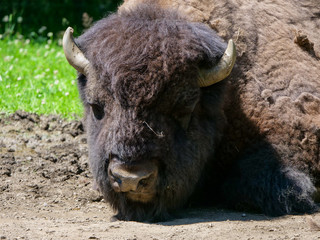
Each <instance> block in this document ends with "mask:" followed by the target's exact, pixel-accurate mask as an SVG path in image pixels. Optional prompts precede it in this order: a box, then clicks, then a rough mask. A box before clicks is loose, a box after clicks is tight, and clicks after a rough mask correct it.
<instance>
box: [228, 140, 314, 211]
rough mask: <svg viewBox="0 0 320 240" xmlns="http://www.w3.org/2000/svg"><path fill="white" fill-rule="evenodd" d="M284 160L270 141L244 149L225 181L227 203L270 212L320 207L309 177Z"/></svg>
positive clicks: (308, 209) (309, 209)
mask: <svg viewBox="0 0 320 240" xmlns="http://www.w3.org/2000/svg"><path fill="white" fill-rule="evenodd" d="M284 162H287V161H283V160H282V159H281V156H279V154H278V153H277V152H276V151H275V149H274V148H273V147H272V146H270V145H268V144H267V143H262V144H258V145H256V146H255V147H253V148H251V149H250V150H249V151H247V152H246V153H244V154H243V155H242V157H241V158H240V159H239V161H238V162H237V164H236V167H235V169H234V170H233V171H232V176H231V177H230V178H229V180H227V181H226V183H225V184H224V185H223V190H222V192H223V194H224V197H225V200H226V202H227V203H228V205H229V206H233V207H237V208H239V207H240V208H241V209H242V210H243V209H246V210H248V209H251V210H258V211H262V212H264V213H265V214H267V215H271V216H279V215H284V214H294V213H311V212H314V211H315V210H317V206H316V204H315V203H314V201H313V199H312V195H313V194H314V192H315V190H316V189H315V187H314V185H313V183H312V181H311V179H310V177H309V176H308V175H306V174H305V173H303V172H301V171H299V170H297V169H295V168H294V167H292V166H287V164H284Z"/></svg>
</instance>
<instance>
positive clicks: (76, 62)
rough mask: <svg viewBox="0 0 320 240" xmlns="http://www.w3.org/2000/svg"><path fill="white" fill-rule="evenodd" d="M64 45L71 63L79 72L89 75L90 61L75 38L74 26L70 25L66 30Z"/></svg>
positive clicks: (65, 53) (65, 52)
mask: <svg viewBox="0 0 320 240" xmlns="http://www.w3.org/2000/svg"><path fill="white" fill-rule="evenodd" d="M62 45H63V51H64V55H65V56H66V58H67V60H68V62H69V64H70V65H71V66H72V67H74V68H75V69H76V70H77V71H78V72H81V73H82V74H84V75H85V76H87V73H88V70H89V65H90V63H89V60H88V59H87V58H86V57H85V56H84V55H83V53H82V52H81V50H80V49H79V48H78V46H77V44H76V43H75V41H74V39H73V28H72V27H68V28H67V30H66V31H65V33H64V35H63V40H62Z"/></svg>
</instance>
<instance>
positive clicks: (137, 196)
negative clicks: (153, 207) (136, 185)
mask: <svg viewBox="0 0 320 240" xmlns="http://www.w3.org/2000/svg"><path fill="white" fill-rule="evenodd" d="M125 195H126V197H127V198H128V199H130V200H131V201H134V202H141V203H148V202H151V201H152V200H153V199H154V198H155V193H142V192H134V191H129V192H127V193H125Z"/></svg>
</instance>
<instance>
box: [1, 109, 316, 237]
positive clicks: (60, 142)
mask: <svg viewBox="0 0 320 240" xmlns="http://www.w3.org/2000/svg"><path fill="white" fill-rule="evenodd" d="M87 158H88V155H87V146H86V136H85V134H84V131H83V125H82V124H81V122H80V121H65V120H62V119H61V118H59V117H57V116H38V115H35V114H28V113H25V112H22V111H19V112H16V113H15V114H13V115H11V116H5V115H4V114H0V239H130V240H134V239H135V240H138V239H139V240H140V239H151V240H157V239H159V240H160V239H291V240H293V239H308V240H309V239H311V240H313V239H320V213H317V214H313V215H300V216H285V217H281V218H269V217H266V216H264V215H258V214H249V213H244V212H232V211H229V210H223V209H188V210H185V211H184V212H182V213H181V217H180V218H178V219H174V220H171V221H168V222H160V223H155V224H149V223H138V222H122V221H118V222H111V221H110V218H111V217H112V215H113V214H114V213H113V211H112V209H111V208H110V207H109V206H108V205H107V204H106V203H105V202H104V201H103V199H102V198H101V196H100V195H99V194H98V193H97V192H96V191H94V190H92V179H91V174H90V171H89V167H88V163H87V162H88V159H87Z"/></svg>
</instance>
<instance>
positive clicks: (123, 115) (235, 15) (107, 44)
mask: <svg viewBox="0 0 320 240" xmlns="http://www.w3.org/2000/svg"><path fill="white" fill-rule="evenodd" d="M141 1H142V2H145V1H143V0H140V1H134V0H132V1H130V0H127V1H126V3H125V4H124V5H123V6H122V7H121V9H120V11H119V13H118V14H116V15H111V16H110V17H108V18H107V19H104V20H101V21H100V22H98V23H97V24H96V25H95V26H94V27H92V28H91V29H89V30H88V31H87V32H86V33H85V34H84V35H82V36H81V37H80V38H79V39H78V43H79V46H80V48H81V49H82V50H83V51H84V53H85V55H86V56H87V58H88V59H89V61H90V62H91V63H92V64H93V69H91V73H90V75H89V77H88V78H85V77H84V76H83V75H80V77H79V89H80V93H81V96H82V99H83V102H84V105H85V107H86V116H87V128H88V135H89V145H90V159H91V160H90V161H91V167H92V169H93V174H94V176H95V179H96V181H97V183H98V186H99V188H100V190H101V191H102V192H103V194H104V196H105V198H106V199H107V201H109V202H110V203H111V204H112V206H113V207H114V208H115V209H116V210H117V211H118V213H119V214H118V217H119V218H120V219H126V220H156V219H161V218H166V217H167V216H168V213H169V212H171V211H172V210H174V209H176V208H179V207H181V206H183V205H184V204H186V202H187V200H188V199H189V200H190V199H191V200H190V201H191V202H197V203H198V202H199V199H202V200H203V199H205V200H207V202H209V203H213V202H214V201H216V200H217V199H218V200H221V199H222V200H223V202H224V203H227V204H228V205H229V206H233V207H237V206H238V207H241V208H243V207H246V208H247V207H249V208H251V209H258V210H260V211H263V212H265V213H267V214H270V215H281V214H287V213H294V212H310V211H313V210H315V209H316V206H315V204H314V203H313V201H312V199H311V195H312V194H313V193H314V192H315V186H316V187H320V162H319V155H320V151H319V138H320V118H319V113H320V107H319V106H320V63H319V61H318V60H317V58H316V57H315V56H312V55H311V54H309V52H307V51H305V50H303V49H301V48H300V47H299V46H297V45H296V44H295V43H294V30H295V29H298V30H299V29H303V30H304V33H305V34H307V36H308V38H309V39H310V40H311V41H312V42H314V51H315V54H317V52H318V51H319V49H320V42H319V40H318V36H317V31H316V30H317V29H320V19H319V14H318V13H319V12H320V7H319V4H318V3H317V1H316V0H315V1H303V2H300V1H294V0H290V1H286V2H283V1H280V0H279V1H245V0H243V1H236V0H227V1H218V0H216V1H215V0H213V1H194V0H189V1H178V0H172V1H169V0H166V1H164V0H163V1H160V0H159V1H156V2H160V5H162V7H163V8H164V9H168V8H170V6H172V8H175V7H177V6H179V7H178V11H179V12H184V14H190V13H193V15H188V16H186V18H187V19H188V20H194V21H202V22H205V23H207V24H208V25H209V26H211V27H212V28H214V29H215V30H216V31H217V32H218V34H220V36H222V37H223V38H225V39H229V38H233V39H234V40H235V41H236V44H237V48H238V59H237V65H236V67H235V69H234V71H233V73H232V76H231V77H230V78H229V80H228V81H224V82H221V83H219V84H216V85H214V86H211V87H208V88H203V89H199V88H198V87H197V86H196V80H195V79H196V71H197V69H198V68H199V67H210V65H211V64H214V63H215V62H216V61H217V59H218V58H219V57H220V56H221V54H222V53H223V50H224V48H225V44H224V43H223V42H222V40H221V39H220V38H219V37H217V36H216V35H215V33H214V32H212V31H210V30H209V28H207V27H206V26H205V25H203V24H198V23H188V22H186V21H185V20H184V19H183V18H182V17H180V16H179V15H178V14H177V13H175V11H167V10H163V11H162V10H160V9H157V8H154V7H151V6H150V5H140V4H136V2H141ZM147 2H152V1H150V0H149V1H147ZM186 10H187V11H186ZM115 26H116V27H115ZM226 84H227V85H228V88H227V91H226V92H225V85H226ZM225 94H227V96H225ZM195 102H197V104H196V106H194V103H195ZM90 105H91V109H92V110H90ZM190 106H192V107H190ZM190 114H191V115H192V118H191V121H190V123H189V126H188V129H187V130H186V129H184V128H183V127H182V126H181V124H180V120H179V119H180V118H183V117H184V116H185V115H190ZM143 122H147V123H148V124H149V125H150V126H151V127H152V129H154V130H155V131H156V132H162V133H163V136H164V137H161V138H159V136H157V135H156V134H154V132H152V131H150V129H149V128H148V127H146V126H145V124H143ZM110 153H112V154H116V155H118V156H120V157H121V159H123V161H125V162H128V163H130V162H131V161H132V162H134V161H137V159H139V161H148V158H150V156H152V158H153V159H158V162H159V166H160V169H161V171H160V177H159V182H158V185H157V189H158V199H157V200H156V201H155V202H153V203H150V204H140V203H137V202H130V201H129V200H128V199H126V198H125V196H124V195H121V194H116V193H115V192H114V191H112V189H111V187H110V186H109V185H110V184H109V183H108V176H107V172H106V168H107V165H108V156H109V155H110ZM195 189H197V190H195Z"/></svg>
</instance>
